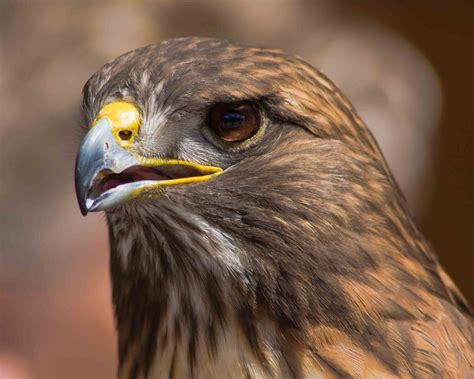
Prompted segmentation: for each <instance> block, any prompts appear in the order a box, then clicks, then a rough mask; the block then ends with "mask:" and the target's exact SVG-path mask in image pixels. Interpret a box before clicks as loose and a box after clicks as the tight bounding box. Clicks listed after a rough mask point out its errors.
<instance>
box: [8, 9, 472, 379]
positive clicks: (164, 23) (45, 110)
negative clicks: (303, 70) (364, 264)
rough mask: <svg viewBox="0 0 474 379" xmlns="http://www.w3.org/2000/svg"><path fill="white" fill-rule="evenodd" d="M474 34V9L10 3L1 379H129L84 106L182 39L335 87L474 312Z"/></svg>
mask: <svg viewBox="0 0 474 379" xmlns="http://www.w3.org/2000/svg"><path fill="white" fill-rule="evenodd" d="M473 19H474V6H473V5H472V3H471V2H470V1H464V2H463V1H451V2H449V4H448V2H441V1H430V2H426V1H409V0H400V1H383V2H381V1H375V0H359V1H356V0H354V1H347V0H345V1H339V0H315V1H291V2H290V1H284V0H264V1H250V0H245V1H237V0H235V1H219V0H206V1H199V2H190V1H188V2H184V1H181V2H175V1H171V0H165V1H157V2H147V3H139V2H132V1H124V2H121V3H108V2H103V3H102V2H79V1H77V2H75V1H71V2H61V1H51V2H44V1H36V2H27V1H5V0H0V86H1V87H0V88H1V90H0V119H1V122H0V136H1V137H2V139H1V141H2V144H1V147H0V158H1V159H0V183H1V184H0V199H1V200H0V210H1V215H2V218H1V220H0V222H1V224H0V226H1V227H0V238H1V240H0V242H1V245H0V379H6V378H8V379H29V378H48V379H49V378H66V379H76V378H77V379H79V378H88V379H89V378H90V379H94V378H112V377H114V376H115V365H116V351H115V334H114V327H113V317H112V309H111V300H110V284H109V273H108V246H107V234H106V226H105V221H104V218H103V216H101V215H97V214H92V215H90V216H88V217H87V218H83V217H82V216H81V215H80V212H79V209H78V207H77V204H76V199H75V195H74V186H73V170H74V158H75V154H76V150H77V147H78V144H79V139H80V133H79V124H78V122H79V121H78V120H79V117H78V114H79V112H78V110H79V104H80V93H81V89H82V85H83V84H84V83H85V81H86V80H87V79H88V78H89V76H90V75H92V74H93V73H94V72H95V71H96V70H97V69H98V68H100V66H101V65H102V64H104V63H105V62H106V61H108V60H111V59H113V58H115V57H116V56H118V55H119V54H122V53H124V52H126V51H128V50H131V49H134V48H136V47H139V46H142V45H146V44H150V43H155V42H158V41H161V40H164V39H167V38H171V37H178V36H188V35H201V36H202V35H204V36H217V37H223V38H230V39H232V40H235V41H237V42H242V43H247V44H254V45H263V46H270V47H277V48H283V49H285V50H287V51H289V52H291V53H296V54H299V55H300V56H302V57H303V58H305V59H306V60H307V61H309V62H310V63H312V64H313V65H315V66H316V67H318V68H320V69H321V70H322V71H323V72H325V73H326V74H328V76H329V77H330V78H332V79H333V80H334V81H335V82H336V83H337V84H338V85H339V86H340V87H341V89H342V90H343V91H344V92H345V93H346V95H347V96H348V97H349V99H350V100H351V101H352V102H353V103H354V104H355V106H356V108H357V109H358V111H359V113H360V114H361V116H362V117H363V119H364V120H365V121H366V122H367V124H368V126H369V127H370V128H371V130H372V131H373V132H374V134H375V135H376V137H377V139H378V141H379V143H380V145H381V146H382V149H383V151H384V153H385V154H386V156H387V158H388V161H389V163H390V165H391V167H392V168H393V171H394V173H395V175H396V177H397V179H398V181H399V182H400V184H401V187H402V188H403V190H404V192H405V194H406V196H407V198H408V201H409V204H410V206H411V208H412V210H413V213H414V215H415V217H416V219H417V221H418V224H419V226H420V228H421V230H422V231H423V232H424V234H425V235H426V236H427V237H428V239H429V240H430V241H432V243H433V245H434V248H435V250H436V251H437V254H438V256H439V258H440V260H441V262H442V264H443V265H444V267H445V268H446V270H447V271H448V273H449V274H450V275H451V276H452V277H453V279H454V280H455V282H456V283H457V284H458V285H459V286H460V288H461V289H462V291H463V292H464V294H465V295H466V296H467V297H468V298H469V300H470V301H471V303H472V302H473V300H474V288H473V279H472V278H473V274H474V273H473V268H474V266H473V264H474V262H473V258H474V246H473V245H474V244H473V234H474V233H473V232H474V230H473V215H474V202H473V197H472V183H473V180H472V179H473V173H474V169H473V159H472V158H473V154H472V153H473V150H472V146H473V144H474V133H473V131H474V123H473V121H474V114H473V109H474V94H473V89H474V80H473V71H474V61H473V47H474V40H473V37H474V33H473V21H472V20H473Z"/></svg>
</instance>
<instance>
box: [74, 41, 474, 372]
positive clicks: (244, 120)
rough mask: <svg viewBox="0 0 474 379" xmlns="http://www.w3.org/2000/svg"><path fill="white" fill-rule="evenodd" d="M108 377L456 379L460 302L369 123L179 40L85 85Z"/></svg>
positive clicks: (463, 343) (302, 79)
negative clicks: (106, 273) (108, 315)
mask: <svg viewBox="0 0 474 379" xmlns="http://www.w3.org/2000/svg"><path fill="white" fill-rule="evenodd" d="M83 111H84V118H85V124H86V125H88V126H90V130H89V131H88V133H87V135H86V136H85V138H84V141H83V143H82V145H81V148H80V151H79V154H78V157H77V163H76V190H77V195H78V200H79V204H80V207H81V210H82V212H83V213H84V214H86V213H87V212H90V211H102V210H104V211H105V212H106V215H107V223H108V225H109V237H110V248H111V275H112V282H113V304H114V308H115V317H116V324H117V330H118V339H119V360H120V364H119V377H121V378H145V377H146V378H187V377H189V378H320V377H322V378H334V377H354V378H398V377H403V378H428V377H429V378H440V377H446V378H462V377H465V376H468V375H469V373H471V374H472V372H473V371H472V366H473V330H474V329H473V321H472V320H473V319H472V312H471V310H470V308H469V306H468V305H467V303H466V302H465V300H464V299H463V297H462V295H461V294H460V292H459V291H458V290H457V289H456V287H455V285H454V284H453V283H452V281H451V280H450V279H449V277H448V276H447V274H446V273H445V272H444V270H443V269H442V268H441V266H440V264H439V263H438V261H437V259H436V257H435V255H434V253H433V252H432V250H431V248H430V246H429V244H428V243H427V242H426V241H425V239H424V238H423V236H422V235H421V234H420V232H419V231H418V229H417V228H416V226H415V224H414V222H413V220H412V218H411V216H410V214H409V211H408V209H407V204H406V202H405V200H404V198H403V196H402V194H401V193H400V190H399V188H398V186H397V184H396V182H395V180H394V178H393V176H392V174H391V173H390V170H389V168H388V167H387V164H386V162H385V160H384V158H383V156H382V153H381V152H380V149H379V148H378V146H377V143H376V142H375V140H374V138H373V137H372V135H371V133H370V132H369V130H368V129H367V127H366V126H365V125H364V123H363V122H362V121H361V120H360V118H359V117H358V115H357V113H356V112H355V110H354V109H353V108H352V106H351V105H350V104H349V102H348V101H347V99H346V98H345V97H344V96H343V95H342V94H341V92H340V91H339V90H338V89H337V88H336V87H335V86H334V84H333V83H332V82H331V81H330V80H329V79H328V78H326V77H325V76H324V75H323V74H321V73H320V72H318V71H317V70H315V69H314V68H312V67H311V66H310V65H308V64H306V63H305V62H303V61H302V60H301V59H299V58H297V57H294V56H290V55H287V54H285V53H283V52H281V51H279V50H270V49H261V48H252V47H247V46H242V45H237V44H233V43H230V42H228V41H222V40H217V39H205V38H184V39H174V40H169V41H165V42H162V43H160V44H157V45H152V46H147V47H143V48H140V49H137V50H134V51H132V52H129V53H127V54H125V55H122V56H121V57H119V58H117V59H115V60H114V61H112V62H110V63H108V64H106V65H105V66H104V67H102V68H101V69H100V70H99V71H98V72H97V73H96V74H94V75H93V76H92V78H91V79H90V80H89V81H88V82H87V84H86V86H85V88H84V96H83Z"/></svg>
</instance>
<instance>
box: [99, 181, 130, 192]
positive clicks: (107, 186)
mask: <svg viewBox="0 0 474 379" xmlns="http://www.w3.org/2000/svg"><path fill="white" fill-rule="evenodd" d="M124 183H126V182H124V181H123V180H120V179H111V180H107V181H106V182H105V183H104V185H103V187H102V192H105V191H108V190H109V189H112V188H115V187H118V186H119V185H121V184H124Z"/></svg>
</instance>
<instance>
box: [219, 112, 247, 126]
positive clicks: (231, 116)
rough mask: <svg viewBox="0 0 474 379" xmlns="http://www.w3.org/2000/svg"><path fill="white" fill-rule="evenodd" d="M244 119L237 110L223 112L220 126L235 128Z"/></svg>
mask: <svg viewBox="0 0 474 379" xmlns="http://www.w3.org/2000/svg"><path fill="white" fill-rule="evenodd" d="M244 121H245V116H244V115H243V114H242V113H239V112H237V111H229V112H227V113H224V116H223V119H222V127H224V128H225V129H237V128H239V127H240V126H241V125H242V123H243V122H244Z"/></svg>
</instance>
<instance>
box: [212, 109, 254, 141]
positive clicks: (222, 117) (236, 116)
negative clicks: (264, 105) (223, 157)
mask: <svg viewBox="0 0 474 379" xmlns="http://www.w3.org/2000/svg"><path fill="white" fill-rule="evenodd" d="M209 127H210V128H211V130H212V131H213V132H214V133H215V134H216V135H217V136H219V137H220V138H222V139H223V140H224V141H228V142H242V141H245V140H246V139H249V138H250V137H252V136H254V135H255V134H256V133H257V131H258V128H259V127H260V115H259V113H258V109H257V108H256V107H255V106H254V105H253V104H252V103H250V102H248V101H237V102H233V103H219V104H216V105H215V106H214V107H213V108H212V109H211V113H210V115H209Z"/></svg>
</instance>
